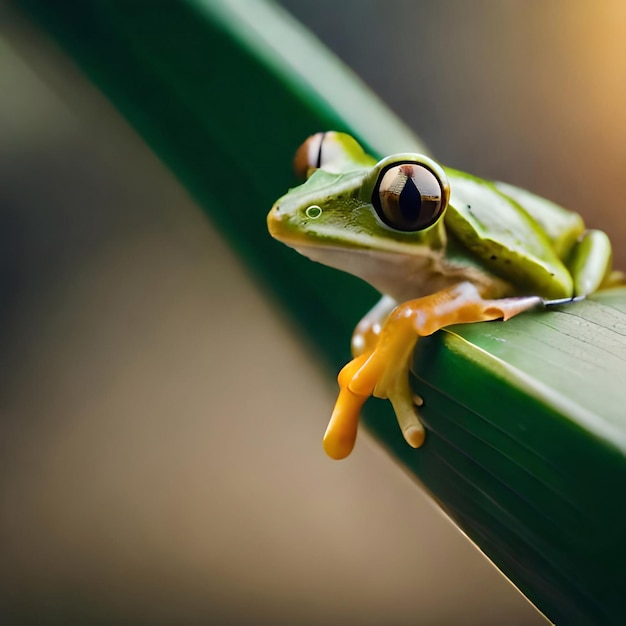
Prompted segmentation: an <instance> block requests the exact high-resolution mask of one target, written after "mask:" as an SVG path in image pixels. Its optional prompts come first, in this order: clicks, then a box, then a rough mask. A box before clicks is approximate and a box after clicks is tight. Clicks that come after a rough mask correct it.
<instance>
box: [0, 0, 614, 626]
mask: <svg viewBox="0 0 626 626" xmlns="http://www.w3.org/2000/svg"><path fill="white" fill-rule="evenodd" d="M250 1H254V0H250ZM282 4H283V5H284V6H285V7H286V8H287V9H288V10H289V11H291V12H293V14H294V15H295V16H297V17H298V18H299V19H300V20H301V21H303V22H304V23H305V24H306V25H308V26H309V27H310V28H311V29H312V30H313V31H314V32H315V33H316V34H317V35H318V36H319V37H320V38H321V39H322V40H323V41H324V42H325V43H326V44H327V45H328V46H329V47H330V48H331V49H333V50H334V51H335V52H336V53H337V54H338V55H339V56H340V57H341V58H343V59H344V60H345V61H346V62H347V63H348V65H350V66H351V67H352V68H353V69H354V70H355V71H356V72H357V73H358V74H359V75H360V76H361V77H362V78H363V79H364V80H365V81H366V82H367V83H368V84H369V85H371V86H372V88H373V89H374V90H375V91H376V92H377V93H378V94H379V96H380V97H381V98H382V99H383V100H384V101H386V102H387V103H388V104H389V105H390V106H391V108H392V109H394V110H395V111H396V112H398V114H399V115H400V116H401V117H402V118H403V119H404V120H405V121H406V122H408V124H409V125H410V126H411V127H413V128H414V129H415V130H416V131H417V133H418V134H419V135H420V136H421V137H422V138H423V139H424V140H425V141H426V142H427V144H428V145H429V146H430V147H431V149H432V151H433V153H434V154H435V155H436V156H437V157H438V158H440V159H441V160H442V161H443V162H445V163H447V164H450V165H453V166H455V167H458V168H461V169H465V170H467V171H470V172H473V173H476V174H478V175H481V176H485V177H491V178H499V179H504V180H508V181H510V182H514V183H517V184H519V185H522V186H524V187H528V188H530V189H532V190H533V191H535V192H537V193H539V194H541V195H544V196H547V197H549V198H551V199H552V200H555V201H557V202H559V203H561V204H564V205H565V206H567V207H569V208H571V209H574V210H577V211H579V212H580V213H582V214H583V215H584V216H585V219H586V221H587V223H588V224H589V225H591V226H594V227H599V228H603V229H605V230H607V231H608V232H609V233H610V234H611V237H612V239H613V242H614V246H615V248H616V257H617V259H618V261H619V263H618V264H619V265H621V266H622V267H626V252H625V251H624V246H622V242H623V241H624V238H625V236H626V232H625V231H626V220H624V218H623V214H624V211H623V208H622V207H621V205H620V200H621V194H622V190H621V185H620V182H621V180H622V178H623V172H624V169H625V166H626V121H625V119H624V117H625V116H624V115H623V111H624V110H626V85H625V81H624V76H626V37H625V36H624V35H625V34H626V5H624V4H622V3H620V2H619V1H618V0H614V1H613V2H605V3H602V4H598V3H594V2H593V1H592V0H578V1H577V2H571V1H570V0H555V1H554V2H551V3H540V2H522V1H521V0H519V1H514V0H509V1H507V2H497V3H496V2H478V1H475V2H472V3H468V2H463V1H462V0H454V1H453V0H429V1H408V0H407V1H400V0H385V1H383V0H362V1H359V2H347V1H346V2H342V3H338V2H335V1H334V0H317V2H315V3H311V2H305V1H304V0H284V1H283V2H282ZM1 15H2V18H3V19H2V31H1V32H0V35H1V36H2V38H1V39H0V95H1V97H0V138H1V139H0V296H1V300H0V301H1V302H2V306H1V307H0V346H1V349H0V417H1V419H0V450H1V454H0V546H1V548H2V558H1V559H0V623H2V624H31V623H32V624H49V623H50V624H52V623H59V624H69V623H80V624H100V623H101V624H129V623H132V624H152V623H159V624H163V623H171V624H208V623H219V624H243V623H245V624H265V623H273V624H321V623H331V624H383V623H384V624H443V625H446V624H460V623H462V624H484V625H489V624H501V623H506V624H519V625H533V624H542V623H544V620H543V618H541V617H540V616H539V615H538V614H537V613H536V612H535V611H534V609H532V607H530V606H529V605H528V604H527V603H526V601H525V600H524V598H523V597H521V596H520V595H519V594H518V593H517V591H516V590H515V589H513V588H512V587H511V586H510V584H509V583H508V582H507V581H506V580H505V579H504V578H502V577H501V576H500V575H499V573H498V572H497V571H496V570H495V569H494V568H493V567H492V566H491V565H490V563H489V562H488V561H486V559H484V557H482V555H481V554H480V553H479V552H478V551H477V550H476V549H475V548H474V547H473V545H471V543H470V542H469V541H468V540H467V538H466V537H464V536H463V535H462V534H461V533H459V532H458V531H457V529H456V528H455V527H454V526H453V525H452V524H451V523H450V522H449V520H448V519H447V518H446V517H445V516H444V515H443V514H442V513H441V512H440V511H439V510H438V509H437V507H436V505H435V504H434V503H433V502H432V501H431V500H429V498H428V497H427V496H426V495H425V494H424V493H423V492H422V491H421V490H420V489H419V487H417V486H416V485H415V484H414V483H413V482H412V481H411V480H409V479H408V478H407V477H406V476H405V475H404V474H403V473H402V472H401V471H400V470H399V469H398V468H397V467H395V466H394V465H393V462H392V461H391V460H390V459H389V458H387V457H386V456H385V454H384V452H383V451H382V450H380V449H379V448H378V447H377V446H376V445H375V444H374V443H373V442H371V441H370V439H369V437H368V436H367V435H361V436H360V443H359V445H358V446H357V448H356V450H355V453H354V454H353V455H352V456H351V457H350V458H349V459H348V460H347V461H345V462H342V463H334V462H331V461H329V460H328V459H327V458H326V457H325V456H324V455H323V453H322V450H321V445H320V437H321V434H322V432H323V430H324V428H325V425H326V421H327V417H328V413H329V409H330V407H332V404H333V402H334V394H335V384H334V381H332V380H330V379H329V377H328V375H327V372H324V371H322V368H321V366H320V364H319V363H317V362H316V360H315V358H314V357H313V356H312V355H311V354H310V353H309V351H307V348H306V346H304V345H303V344H301V342H300V340H299V338H298V337H297V336H296V335H295V334H294V333H293V329H292V326H291V323H290V322H289V320H287V319H286V318H285V317H284V316H283V314H282V313H281V311H280V310H278V309H277V308H276V307H275V306H273V305H272V303H271V302H269V301H268V300H267V298H266V296H265V294H264V293H263V290H262V289H261V288H260V287H258V286H257V285H255V284H254V283H253V282H252V280H251V278H250V277H249V276H248V274H247V273H246V271H245V269H244V268H243V267H242V266H241V265H240V263H239V262H238V260H237V258H235V256H234V255H233V253H232V252H230V251H229V249H228V248H227V247H226V245H225V244H224V243H223V242H222V240H221V239H220V236H219V234H218V233H216V232H215V231H214V230H213V229H212V228H211V225H210V224H209V222H208V220H207V219H206V218H205V217H204V216H203V214H202V213H201V212H200V210H199V209H198V208H197V207H196V206H195V205H194V203H193V201H192V200H191V199H190V198H189V197H188V195H187V194H186V192H185V191H184V190H183V189H182V188H181V187H180V186H179V185H178V183H177V182H176V181H175V180H174V179H173V178H172V176H171V175H170V174H169V172H168V171H167V170H166V169H165V168H164V167H163V166H162V165H161V163H160V162H159V161H158V160H157V159H156V157H154V155H153V154H152V153H151V152H150V151H149V150H148V149H147V148H146V146H145V145H144V144H143V143H142V142H141V140H139V139H138V138H137V137H136V135H135V134H134V133H133V131H132V130H131V129H129V128H128V127H127V126H126V124H125V123H124V121H123V120H121V119H120V118H119V117H118V116H117V114H116V112H115V111H114V110H113V109H112V108H111V107H110V106H109V105H108V104H107V102H106V101H104V99H103V98H102V97H101V96H99V94H98V93H96V92H95V91H94V89H93V88H91V87H90V86H89V84H87V83H86V82H85V81H84V79H83V78H82V77H81V75H80V74H79V73H78V72H77V71H76V69H75V68H74V67H73V66H72V63H71V62H70V61H68V60H67V59H66V58H64V57H63V56H62V55H60V54H59V53H58V51H57V50H56V49H55V47H54V45H52V44H51V43H50V42H49V41H47V40H46V39H45V37H43V38H42V37H41V36H40V35H39V34H37V33H36V32H33V31H31V30H30V29H29V27H28V25H27V24H24V23H23V22H22V21H21V20H19V19H17V18H16V16H15V15H14V14H13V13H12V12H10V11H3V12H2V13H1ZM268 208H269V207H268ZM263 210H265V209H263ZM259 236H265V234H264V233H260V234H259ZM346 341H347V338H346ZM260 416H263V419H260Z"/></svg>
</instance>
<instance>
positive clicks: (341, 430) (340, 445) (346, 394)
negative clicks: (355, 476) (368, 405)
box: [323, 356, 370, 460]
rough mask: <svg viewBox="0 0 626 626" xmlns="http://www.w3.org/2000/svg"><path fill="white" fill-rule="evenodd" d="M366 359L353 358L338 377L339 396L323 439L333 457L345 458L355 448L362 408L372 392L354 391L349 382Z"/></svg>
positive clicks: (327, 451) (325, 447)
mask: <svg viewBox="0 0 626 626" xmlns="http://www.w3.org/2000/svg"><path fill="white" fill-rule="evenodd" d="M365 359H366V357H365V356H360V357H357V358H356V359H353V360H352V361H350V363H348V364H347V365H346V366H345V367H344V368H343V369H342V370H341V372H339V376H338V377H337V381H338V382H339V396H338V397H337V402H336V403H335V409H334V410H333V414H332V416H331V418H330V422H329V423H328V427H327V428H326V433H325V434H324V439H323V446H324V451H325V452H326V454H327V455H328V456H329V457H330V458H331V459H336V460H339V459H345V458H346V457H347V456H348V455H349V454H350V453H351V452H352V449H353V448H354V443H355V441H356V435H357V431H358V428H359V415H360V413H361V408H362V407H363V404H364V403H365V401H366V400H367V398H368V397H369V396H370V394H358V393H354V392H353V391H351V390H350V388H349V384H350V381H351V380H352V379H353V377H354V375H355V373H356V372H357V371H358V370H359V369H360V367H361V366H362V365H363V362H364V361H365Z"/></svg>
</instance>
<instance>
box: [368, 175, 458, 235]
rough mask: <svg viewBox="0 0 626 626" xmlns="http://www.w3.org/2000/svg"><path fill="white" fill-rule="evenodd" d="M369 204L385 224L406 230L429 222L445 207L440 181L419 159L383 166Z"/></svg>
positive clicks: (412, 229)
mask: <svg viewBox="0 0 626 626" xmlns="http://www.w3.org/2000/svg"><path fill="white" fill-rule="evenodd" d="M372 204H373V205H374V208H375V209H376V212H377V213H378V216H379V217H380V219H381V220H382V221H383V222H385V224H387V226H391V228H394V229H395V230H401V231H406V232H411V231H417V230H423V229H425V228H428V227H429V226H432V224H434V223H435V222H436V221H437V219H438V218H439V216H440V215H441V214H442V213H443V211H444V209H445V208H446V201H445V199H444V191H443V186H442V183H441V181H440V180H439V178H438V177H437V176H435V174H434V173H433V172H432V171H431V170H430V169H428V168H427V167H426V166H425V165H422V164H421V163H400V164H397V165H391V166H390V167H388V168H387V169H385V170H383V171H382V172H381V173H380V175H379V177H378V182H377V183H376V186H375V187H374V193H373V196H372Z"/></svg>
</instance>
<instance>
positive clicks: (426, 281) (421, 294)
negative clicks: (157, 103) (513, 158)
mask: <svg viewBox="0 0 626 626" xmlns="http://www.w3.org/2000/svg"><path fill="white" fill-rule="evenodd" d="M295 167H296V171H297V172H298V173H299V174H300V175H301V176H302V177H303V178H305V179H306V180H305V182H304V183H303V184H302V185H300V186H299V187H296V188H294V189H291V190H290V191H289V192H288V193H287V194H286V195H284V196H283V197H282V198H280V199H279V200H278V201H277V202H276V203H275V204H274V206H273V207H272V210H271V211H270V213H269V215H268V217H267V223H268V228H269V231H270V233H271V234H272V236H273V237H275V238H276V239H278V240H280V241H282V242H283V243H285V244H287V245H289V246H291V247H293V248H295V249H296V250H297V251H298V252H300V253H301V254H304V255H305V256H307V257H309V258H311V259H312V260H314V261H318V262H320V263H324V264H326V265H330V266H332V267H335V268H338V269H341V270H343V271H346V272H350V273H351V274H354V275H356V276H359V277H360V278H362V279H364V280H366V281H367V282H369V283H370V284H372V285H373V286H374V287H375V288H376V289H378V290H379V291H380V292H381V294H382V298H381V300H380V302H379V303H378V304H377V305H376V306H375V307H374V308H373V309H372V310H371V311H370V312H369V313H368V314H367V315H366V316H365V317H364V318H363V320H362V321H361V322H360V323H359V325H358V326H357V328H356V330H355V333H354V335H353V338H352V352H353V356H354V359H353V360H352V361H350V363H348V364H347V365H346V366H345V367H344V368H343V369H342V370H341V372H340V374H339V378H338V381H339V387H340V393H339V397H338V399H337V403H336V405H335V410H334V411H333V414H332V417H331V420H330V423H329V425H328V429H327V431H326V434H325V436H324V448H325V450H326V452H327V453H328V455H329V456H331V457H332V458H335V459H341V458H344V457H346V456H348V455H349V454H350V452H351V451H352V448H353V447H354V442H355V439H356V433H357V427H358V418H359V413H360V410H361V407H362V405H363V403H364V402H365V401H366V400H367V398H368V397H369V396H371V395H374V396H376V397H379V398H389V400H390V401H391V403H392V404H393V407H394V410H395V412H396V416H397V418H398V423H399V425H400V428H401V430H402V432H403V434H404V437H405V439H406V441H407V442H408V443H409V444H410V445H411V446H413V447H415V448H417V447H419V446H421V445H422V443H423V441H424V437H425V432H424V428H423V426H422V424H421V422H420V420H419V417H418V413H417V409H416V405H419V404H421V399H420V398H418V397H416V396H414V395H413V394H412V393H411V390H410V388H409V363H410V358H411V354H412V352H413V349H414V348H415V344H416V342H417V340H418V338H419V337H423V336H426V335H430V334H432V333H434V332H435V331H436V330H438V329H440V328H443V327H444V326H448V325H451V324H458V323H469V322H479V321H487V320H494V319H504V320H507V319H509V318H510V317H512V316H514V315H517V314H518V313H521V312H522V311H525V310H527V309H529V308H532V307H535V306H537V305H538V304H542V303H545V302H546V301H550V300H554V299H566V300H567V299H574V298H579V297H584V296H586V295H588V294H590V293H592V292H594V291H596V290H597V289H599V288H600V287H602V286H604V285H608V284H610V283H612V282H615V281H616V280H618V275H617V273H615V272H612V271H611V262H612V252H611V244H610V241H609V239H608V237H607V236H606V234H605V233H603V232H601V231H597V230H585V226H584V224H583V221H582V219H581V218H580V216H579V215H577V214H575V213H572V212H570V211H566V210H565V209H563V208H561V207H560V206H558V205H556V204H554V203H552V202H550V201H548V200H545V199H543V198H540V197H538V196H536V195H534V194H532V193H530V192H528V191H525V190H523V189H519V188H517V187H514V186H512V185H508V184H505V183H493V182H488V181H485V180H482V179H480V178H476V177H474V176H470V175H469V174H464V173H462V172H459V171H456V170H453V169H450V168H444V167H442V166H441V165H439V164H438V163H436V162H435V161H433V160H431V159H429V158H428V157H425V156H422V155H418V154H411V153H406V154H397V155H393V156H389V157H386V158H384V159H382V160H381V161H378V162H376V160H375V159H374V158H373V157H371V156H369V155H367V154H366V153H365V152H364V151H363V149H362V148H361V146H360V145H359V144H358V143H357V142H356V141H355V140H354V139H353V138H352V137H350V136H349V135H346V134H343V133H337V132H327V133H317V134H316V135H313V136H311V137H309V139H307V141H306V142H305V143H304V144H303V145H302V146H301V147H300V149H299V150H298V152H297V154H296V159H295Z"/></svg>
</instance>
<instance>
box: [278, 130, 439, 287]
mask: <svg viewBox="0 0 626 626" xmlns="http://www.w3.org/2000/svg"><path fill="white" fill-rule="evenodd" d="M295 167H296V171H297V173H299V174H300V175H301V176H303V177H306V181H305V182H304V183H303V184H301V185H300V186H298V187H295V188H294V189H291V190H290V191H289V192H288V193H287V194H286V195H284V196H283V197H282V198H280V199H279V200H278V201H277V202H276V203H275V204H274V206H273V207H272V210H271V211H270V213H269V215H268V217H267V224H268V228H269V231H270V233H271V235H272V236H273V237H275V238H276V239H278V240H280V241H282V242H283V243H285V244H287V245H289V246H291V247H293V248H295V249H296V250H298V252H300V253H302V254H304V255H305V256H308V257H309V258H311V259H313V260H315V261H319V262H321V263H324V264H326V265H331V266H333V267H336V268H338V269H341V270H344V271H348V272H350V273H352V274H356V275H358V276H361V277H362V278H365V279H366V280H368V281H369V282H372V283H374V284H376V281H373V280H371V274H372V272H381V273H383V272H385V271H387V269H388V268H386V267H385V266H386V265H387V264H388V263H392V264H395V265H397V264H398V263H399V262H402V260H403V259H405V258H409V257H410V259H413V260H414V259H416V257H419V256H420V255H421V256H432V254H433V252H434V251H435V250H441V249H442V248H443V246H444V245H445V230H444V228H443V215H444V213H445V210H446V207H447V205H448V199H449V196H450V188H449V185H448V180H447V177H446V174H445V172H444V170H443V168H442V167H441V166H440V165H438V164H437V163H435V162H434V161H432V160H431V159H429V158H428V157H425V156H422V155H418V154H396V155H393V156H389V157H386V158H384V159H382V160H381V161H379V162H376V161H375V159H374V158H372V157H370V156H369V155H367V154H365V152H364V151H363V149H362V148H361V146H360V145H359V144H358V143H357V142H356V141H355V140H354V139H353V138H352V137H350V136H349V135H345V134H343V133H335V132H328V133H318V134H316V135H313V136H311V137H309V139H307V141H306V142H305V143H304V144H303V145H302V146H301V147H300V149H299V150H298V152H297V154H296V160H295ZM368 268H369V269H368ZM364 274H367V275H364Z"/></svg>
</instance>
